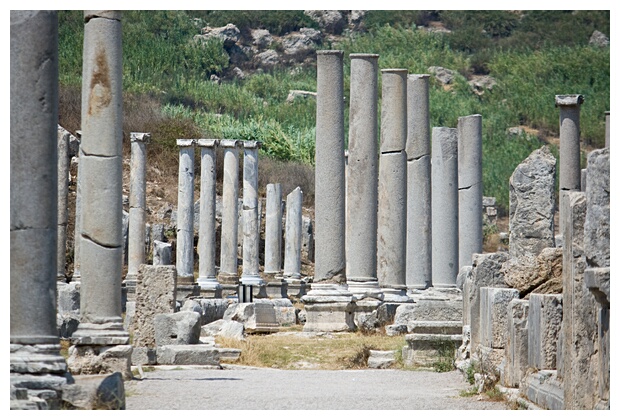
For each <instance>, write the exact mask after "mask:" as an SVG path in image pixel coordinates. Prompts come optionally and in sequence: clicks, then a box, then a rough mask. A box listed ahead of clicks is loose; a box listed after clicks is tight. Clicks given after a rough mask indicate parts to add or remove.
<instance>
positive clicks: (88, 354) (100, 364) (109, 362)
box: [67, 344, 133, 379]
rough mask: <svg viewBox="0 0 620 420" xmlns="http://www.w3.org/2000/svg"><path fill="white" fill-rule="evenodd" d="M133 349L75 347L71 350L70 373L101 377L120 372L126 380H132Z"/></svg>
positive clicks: (126, 346)
mask: <svg viewBox="0 0 620 420" xmlns="http://www.w3.org/2000/svg"><path fill="white" fill-rule="evenodd" d="M132 351H133V347H132V346H130V345H129V344H125V345H112V346H102V345H73V346H71V347H70V348H69V358H68V359H67V362H68V363H69V371H70V372H71V373H72V374H73V375H101V374H108V373H114V372H119V373H120V374H121V375H122V376H123V378H124V379H131V378H132V374H131V353H132Z"/></svg>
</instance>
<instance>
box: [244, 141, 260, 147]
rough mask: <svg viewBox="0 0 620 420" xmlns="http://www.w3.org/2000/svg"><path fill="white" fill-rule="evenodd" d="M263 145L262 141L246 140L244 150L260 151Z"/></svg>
mask: <svg viewBox="0 0 620 420" xmlns="http://www.w3.org/2000/svg"><path fill="white" fill-rule="evenodd" d="M262 144H263V142H262V141H257V140H244V141H243V148H244V149H259V148H260V147H261V145H262Z"/></svg>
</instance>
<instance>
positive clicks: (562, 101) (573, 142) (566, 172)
mask: <svg viewBox="0 0 620 420" xmlns="http://www.w3.org/2000/svg"><path fill="white" fill-rule="evenodd" d="M583 101H584V99H583V96H582V95H556V96H555V106H556V107H559V108H560V170H559V173H560V180H559V181H560V182H559V184H560V192H561V191H581V149H580V147H579V113H580V108H581V104H582V103H583ZM561 198H562V195H561V194H560V199H561ZM564 219H565V217H564V215H563V214H562V203H560V232H563V231H564V227H563V226H562V224H563V223H564Z"/></svg>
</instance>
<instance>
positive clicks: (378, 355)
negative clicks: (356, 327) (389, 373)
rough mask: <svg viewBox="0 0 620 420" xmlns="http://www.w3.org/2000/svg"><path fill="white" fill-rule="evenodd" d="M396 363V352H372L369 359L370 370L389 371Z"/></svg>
mask: <svg viewBox="0 0 620 420" xmlns="http://www.w3.org/2000/svg"><path fill="white" fill-rule="evenodd" d="M395 362H396V351H395V350H387V351H381V350H370V355H369V357H368V368H369V369H389V368H390V367H392V365H393V364H394V363H395Z"/></svg>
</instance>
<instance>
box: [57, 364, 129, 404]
mask: <svg viewBox="0 0 620 420" xmlns="http://www.w3.org/2000/svg"><path fill="white" fill-rule="evenodd" d="M73 380H74V383H72V384H70V385H65V386H64V387H63V389H62V399H63V401H64V402H65V403H68V404H70V405H71V406H72V407H73V408H76V409H81V410H124V409H125V385H124V382H123V377H122V375H121V374H120V373H119V372H116V373H112V374H109V375H73Z"/></svg>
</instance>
